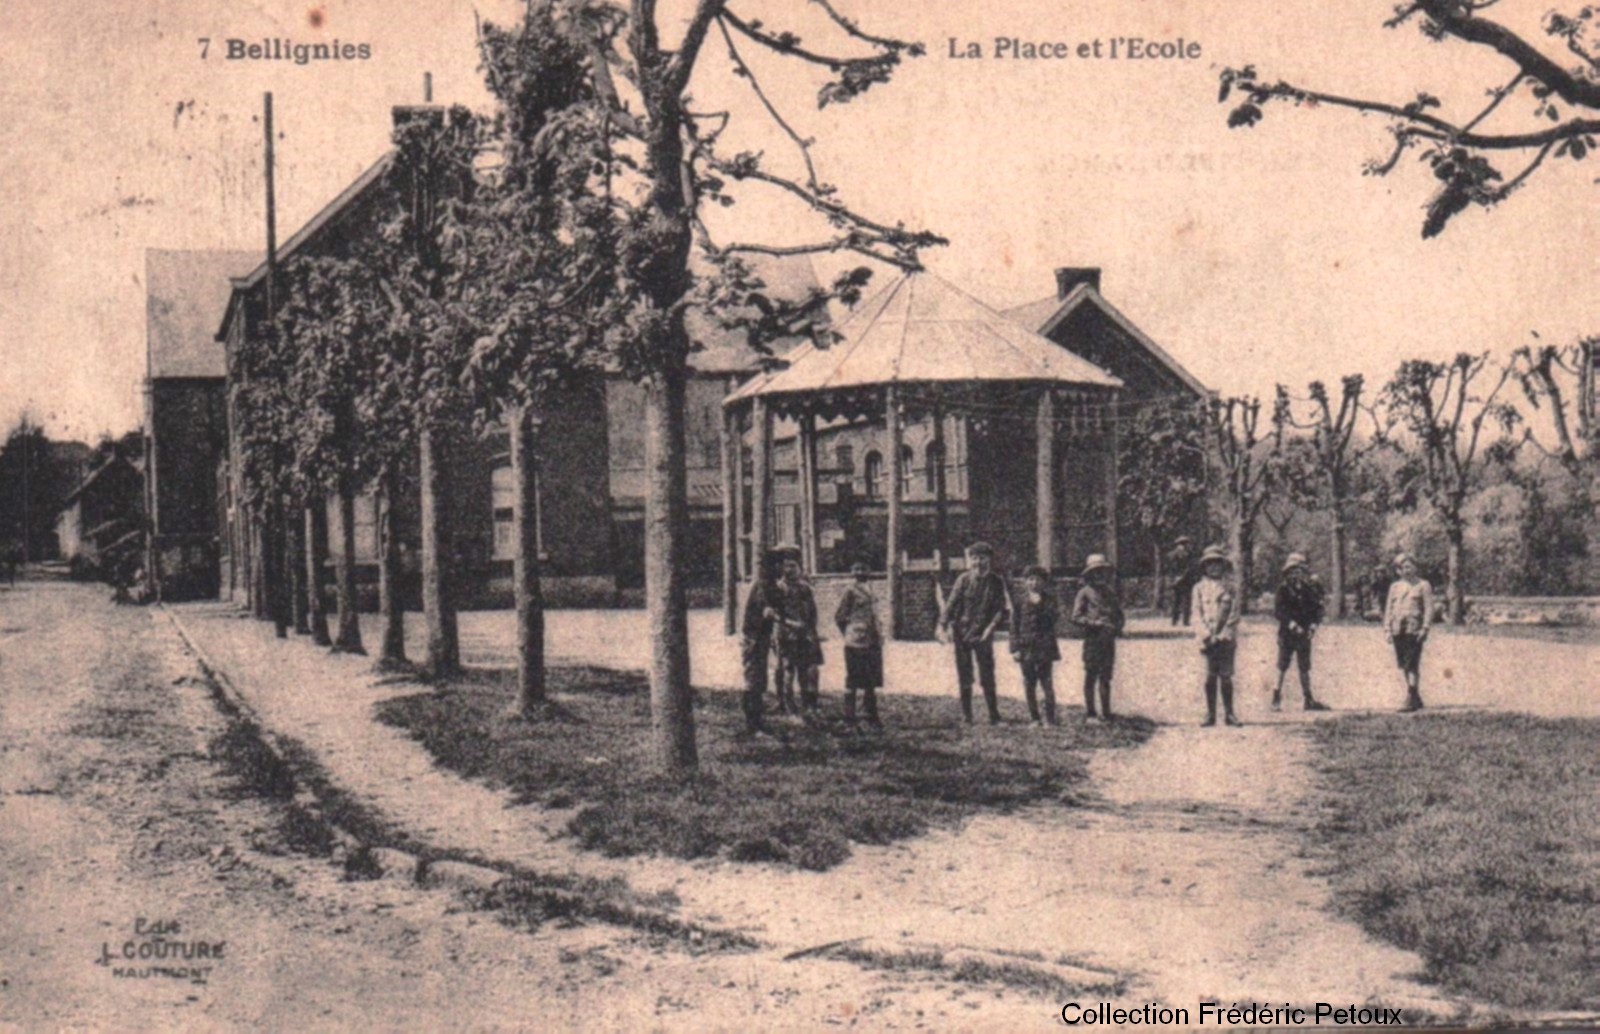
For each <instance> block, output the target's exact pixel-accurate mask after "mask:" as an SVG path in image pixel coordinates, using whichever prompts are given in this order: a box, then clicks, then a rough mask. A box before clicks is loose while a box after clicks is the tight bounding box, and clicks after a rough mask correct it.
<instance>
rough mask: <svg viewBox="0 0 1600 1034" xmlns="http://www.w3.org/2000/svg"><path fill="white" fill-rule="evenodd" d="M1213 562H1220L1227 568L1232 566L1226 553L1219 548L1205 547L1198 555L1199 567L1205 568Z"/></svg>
mask: <svg viewBox="0 0 1600 1034" xmlns="http://www.w3.org/2000/svg"><path fill="white" fill-rule="evenodd" d="M1213 560H1220V561H1221V562H1222V563H1224V564H1227V565H1228V566H1229V567H1232V566H1233V559H1232V558H1231V557H1229V556H1228V551H1227V550H1226V549H1223V548H1222V547H1221V546H1207V547H1206V551H1205V552H1204V553H1201V554H1200V566H1201V567H1205V566H1206V565H1207V564H1209V563H1211V561H1213Z"/></svg>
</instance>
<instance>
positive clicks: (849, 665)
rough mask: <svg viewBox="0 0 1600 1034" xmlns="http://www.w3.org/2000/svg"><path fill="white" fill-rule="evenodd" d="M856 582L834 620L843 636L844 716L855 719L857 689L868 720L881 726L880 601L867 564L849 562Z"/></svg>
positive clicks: (854, 721) (876, 725) (849, 719)
mask: <svg viewBox="0 0 1600 1034" xmlns="http://www.w3.org/2000/svg"><path fill="white" fill-rule="evenodd" d="M850 573H851V574H852V575H854V576H855V582H854V583H853V584H851V586H850V587H849V588H848V589H846V590H845V591H844V595H843V596H842V597H840V599H839V607H838V609H837V610H835V611H834V614H833V623H834V625H836V626H837V627H838V629H839V635H840V636H841V637H842V638H843V639H844V690H845V696H844V720H845V721H846V722H849V723H850V724H851V725H855V723H856V693H857V691H860V693H861V694H862V704H863V706H864V707H865V709H866V714H867V723H868V724H869V725H871V726H873V727H874V728H878V727H879V726H880V725H881V724H882V723H881V722H879V721H878V687H879V686H882V685H883V631H882V629H881V628H880V626H879V625H878V601H877V600H876V599H874V598H873V595H872V590H871V589H869V588H868V587H867V577H868V568H867V565H866V564H852V565H850Z"/></svg>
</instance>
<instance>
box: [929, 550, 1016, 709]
mask: <svg viewBox="0 0 1600 1034" xmlns="http://www.w3.org/2000/svg"><path fill="white" fill-rule="evenodd" d="M993 563H994V550H993V549H992V548H991V547H990V546H989V544H988V543H987V542H974V543H973V544H972V545H970V546H968V547H967V569H966V570H965V571H962V572H961V574H960V576H959V577H957V578H956V582H955V585H953V586H951V588H950V598H949V599H947V600H945V603H944V609H943V610H942V611H940V613H939V628H938V635H939V639H940V641H941V642H952V643H954V644H955V652H956V682H957V683H958V685H959V688H960V691H961V713H962V715H963V716H965V718H966V720H967V721H968V722H969V723H970V722H971V721H972V665H973V662H974V661H976V662H977V665H978V681H979V682H980V683H982V685H983V700H984V703H985V704H987V705H988V707H989V724H990V725H999V724H1000V702H999V699H998V694H997V693H996V691H995V684H994V633H995V630H996V629H998V628H999V627H1000V625H1001V623H1002V622H1004V621H1005V620H1006V619H1007V618H1009V617H1010V616H1011V603H1010V599H1009V598H1008V594H1007V593H1006V583H1005V580H1004V579H1003V578H1001V577H1000V576H999V575H998V574H995V573H994V571H993V570H992V569H991V568H992V565H993Z"/></svg>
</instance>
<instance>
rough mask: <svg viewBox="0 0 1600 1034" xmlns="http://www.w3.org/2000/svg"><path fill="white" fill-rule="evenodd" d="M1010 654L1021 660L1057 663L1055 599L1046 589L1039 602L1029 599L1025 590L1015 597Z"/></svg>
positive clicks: (1058, 647)
mask: <svg viewBox="0 0 1600 1034" xmlns="http://www.w3.org/2000/svg"><path fill="white" fill-rule="evenodd" d="M1011 652H1012V653H1013V654H1014V655H1016V657H1017V658H1018V659H1019V660H1024V661H1033V662H1038V661H1059V660H1060V659H1061V646H1060V644H1059V643H1057V642H1056V598H1055V595H1054V594H1053V593H1051V592H1050V590H1049V589H1048V588H1047V589H1045V590H1044V591H1043V592H1041V593H1040V594H1039V602H1038V603H1034V602H1033V601H1032V600H1030V599H1028V592H1027V590H1026V589H1024V590H1023V591H1022V592H1019V593H1018V594H1017V610H1016V613H1014V614H1013V615H1012V616H1011Z"/></svg>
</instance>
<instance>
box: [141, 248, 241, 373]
mask: <svg viewBox="0 0 1600 1034" xmlns="http://www.w3.org/2000/svg"><path fill="white" fill-rule="evenodd" d="M259 260H260V254H259V253H258V252H254V251H210V250H208V251H169V250H166V249H162V248H147V249H146V250H145V258H144V266H145V291H146V300H145V346H146V350H147V354H148V360H149V361H148V367H147V373H148V376H149V377H150V378H151V379H152V380H156V379H160V378H163V377H223V376H225V375H226V373H227V370H226V368H225V366H226V364H225V359H224V356H223V351H222V348H221V346H219V345H218V344H217V343H216V341H215V340H214V335H215V333H216V329H217V324H218V322H220V321H221V319H222V313H223V311H224V310H225V309H226V308H227V307H228V297H229V278H231V277H235V276H238V275H239V274H240V273H243V272H245V271H247V270H248V269H250V267H251V266H252V265H254V264H255V263H256V262H258V261H259Z"/></svg>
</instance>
